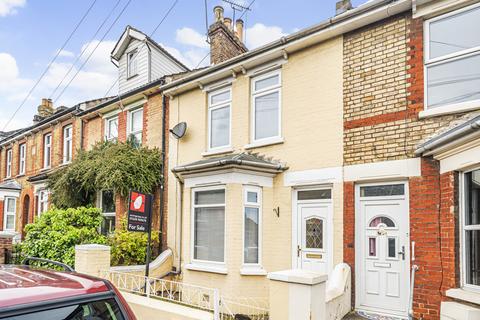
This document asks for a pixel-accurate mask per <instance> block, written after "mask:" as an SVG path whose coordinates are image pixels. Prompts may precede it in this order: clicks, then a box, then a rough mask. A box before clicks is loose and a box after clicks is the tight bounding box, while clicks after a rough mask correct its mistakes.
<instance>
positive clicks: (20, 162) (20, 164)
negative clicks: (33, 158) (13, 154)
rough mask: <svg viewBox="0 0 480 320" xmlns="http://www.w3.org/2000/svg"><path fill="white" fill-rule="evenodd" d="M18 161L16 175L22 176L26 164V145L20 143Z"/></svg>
mask: <svg viewBox="0 0 480 320" xmlns="http://www.w3.org/2000/svg"><path fill="white" fill-rule="evenodd" d="M18 154H19V160H18V174H19V175H24V174H25V170H26V163H27V145H26V144H25V143H22V144H21V145H20V147H19V148H18Z"/></svg>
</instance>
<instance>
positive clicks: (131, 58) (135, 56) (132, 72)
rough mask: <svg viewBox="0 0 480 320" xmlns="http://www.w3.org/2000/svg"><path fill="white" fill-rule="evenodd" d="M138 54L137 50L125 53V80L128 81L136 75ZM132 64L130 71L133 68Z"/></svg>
mask: <svg viewBox="0 0 480 320" xmlns="http://www.w3.org/2000/svg"><path fill="white" fill-rule="evenodd" d="M132 54H133V55H132ZM138 54H139V50H138V48H135V49H133V50H130V51H129V52H128V53H127V79H130V78H132V77H134V76H136V75H137V74H138ZM132 62H133V63H134V66H133V67H134V70H131V68H133V67H132Z"/></svg>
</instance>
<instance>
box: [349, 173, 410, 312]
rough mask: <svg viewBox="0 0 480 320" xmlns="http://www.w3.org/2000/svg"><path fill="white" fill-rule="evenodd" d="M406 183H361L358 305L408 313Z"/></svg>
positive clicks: (376, 309)
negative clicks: (362, 184)
mask: <svg viewBox="0 0 480 320" xmlns="http://www.w3.org/2000/svg"><path fill="white" fill-rule="evenodd" d="M406 187H407V185H406V184H405V183H398V184H382V185H380V184H375V185H364V186H359V188H358V189H357V190H358V192H357V195H358V198H357V199H358V202H357V209H358V210H357V211H358V212H357V215H356V218H358V223H357V226H356V232H355V236H356V239H357V241H356V243H357V245H358V246H359V247H358V249H357V250H356V254H357V255H358V256H357V264H356V265H357V268H356V270H358V272H357V277H356V280H357V288H358V291H357V299H358V300H357V309H361V310H365V311H373V312H377V313H386V314H392V315H398V316H406V315H407V311H408V310H407V309H408V308H407V303H408V293H409V287H408V284H409V273H408V266H409V263H408V261H409V237H408V235H409V231H408V225H409V223H408V204H407V197H406Z"/></svg>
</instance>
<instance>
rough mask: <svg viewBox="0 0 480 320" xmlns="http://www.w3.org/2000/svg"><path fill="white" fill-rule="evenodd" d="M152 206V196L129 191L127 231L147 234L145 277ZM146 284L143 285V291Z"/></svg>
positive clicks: (147, 271) (147, 263)
mask: <svg viewBox="0 0 480 320" xmlns="http://www.w3.org/2000/svg"><path fill="white" fill-rule="evenodd" d="M152 205H153V195H151V194H147V193H142V192H137V191H130V197H129V201H128V223H127V230H128V231H132V232H147V233H148V242H147V258H146V261H145V277H148V275H149V273H150V255H151V248H150V242H151V240H152ZM146 290H147V283H145V291H146Z"/></svg>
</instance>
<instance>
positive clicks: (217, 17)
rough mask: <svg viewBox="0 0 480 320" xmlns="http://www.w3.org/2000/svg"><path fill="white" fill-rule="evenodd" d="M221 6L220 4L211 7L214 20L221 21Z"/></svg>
mask: <svg viewBox="0 0 480 320" xmlns="http://www.w3.org/2000/svg"><path fill="white" fill-rule="evenodd" d="M223 11H224V10H223V7H222V6H215V8H213V13H214V14H215V22H219V21H221V22H223Z"/></svg>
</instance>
